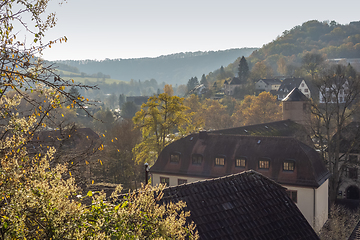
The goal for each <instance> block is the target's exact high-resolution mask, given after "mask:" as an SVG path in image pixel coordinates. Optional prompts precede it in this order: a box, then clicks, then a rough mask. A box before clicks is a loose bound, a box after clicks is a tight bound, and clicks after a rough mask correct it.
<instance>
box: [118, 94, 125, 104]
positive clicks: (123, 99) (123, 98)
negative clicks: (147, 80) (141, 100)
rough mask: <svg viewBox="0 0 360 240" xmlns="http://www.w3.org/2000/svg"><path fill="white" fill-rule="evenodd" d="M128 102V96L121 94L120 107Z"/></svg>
mask: <svg viewBox="0 0 360 240" xmlns="http://www.w3.org/2000/svg"><path fill="white" fill-rule="evenodd" d="M125 102H126V96H125V94H123V93H121V94H120V95H119V106H120V107H121V106H122V105H123V104H124V103H125Z"/></svg>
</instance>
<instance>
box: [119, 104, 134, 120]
mask: <svg viewBox="0 0 360 240" xmlns="http://www.w3.org/2000/svg"><path fill="white" fill-rule="evenodd" d="M138 110H139V107H138V106H136V104H135V103H134V102H126V103H124V104H123V105H122V106H121V113H120V115H121V116H122V117H123V118H129V119H130V118H133V117H134V116H135V114H136V112H137V111H138Z"/></svg>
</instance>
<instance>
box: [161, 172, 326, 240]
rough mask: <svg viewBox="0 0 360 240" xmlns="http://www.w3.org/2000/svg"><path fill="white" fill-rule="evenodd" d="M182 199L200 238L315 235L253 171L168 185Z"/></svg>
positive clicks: (170, 198) (167, 194) (173, 197)
mask: <svg viewBox="0 0 360 240" xmlns="http://www.w3.org/2000/svg"><path fill="white" fill-rule="evenodd" d="M180 200H181V201H184V202H186V204H187V207H186V210H190V217H189V218H190V220H191V221H194V223H195V224H196V227H197V230H198V232H199V235H200V239H249V240H250V239H251V240H252V239H309V240H310V239H319V238H318V236H317V235H316V233H315V232H314V230H313V229H312V227H311V226H310V225H309V223H308V222H307V221H306V219H305V217H304V216H303V215H302V214H301V212H300V210H299V209H298V208H297V206H296V205H295V204H294V203H293V202H292V200H291V199H290V198H289V197H288V196H287V194H286V193H285V189H284V188H283V187H281V186H280V185H278V184H277V183H275V182H274V181H272V180H270V179H268V178H267V177H264V176H263V175H261V174H259V173H257V172H255V171H246V172H243V173H240V174H234V175H229V176H226V177H222V178H216V179H211V180H204V181H198V182H194V183H190V184H183V185H179V186H175V187H169V188H166V189H165V190H164V197H163V199H162V202H163V203H168V202H177V201H180Z"/></svg>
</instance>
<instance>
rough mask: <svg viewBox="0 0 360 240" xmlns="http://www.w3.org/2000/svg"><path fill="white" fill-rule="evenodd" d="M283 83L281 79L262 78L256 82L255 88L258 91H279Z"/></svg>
mask: <svg viewBox="0 0 360 240" xmlns="http://www.w3.org/2000/svg"><path fill="white" fill-rule="evenodd" d="M280 85H281V81H280V80H279V79H260V80H259V81H257V82H256V84H255V89H256V90H257V91H266V92H270V91H277V90H278V89H279V87H280Z"/></svg>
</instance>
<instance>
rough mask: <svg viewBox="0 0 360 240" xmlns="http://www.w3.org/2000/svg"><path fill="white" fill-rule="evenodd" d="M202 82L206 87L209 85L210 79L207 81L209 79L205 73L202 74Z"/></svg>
mask: <svg viewBox="0 0 360 240" xmlns="http://www.w3.org/2000/svg"><path fill="white" fill-rule="evenodd" d="M200 84H204V86H205V87H208V85H209V83H208V81H207V79H206V76H205V74H203V75H202V76H201V80H200Z"/></svg>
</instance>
